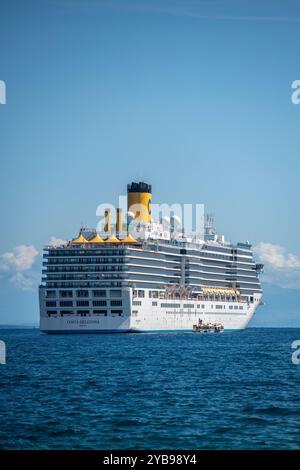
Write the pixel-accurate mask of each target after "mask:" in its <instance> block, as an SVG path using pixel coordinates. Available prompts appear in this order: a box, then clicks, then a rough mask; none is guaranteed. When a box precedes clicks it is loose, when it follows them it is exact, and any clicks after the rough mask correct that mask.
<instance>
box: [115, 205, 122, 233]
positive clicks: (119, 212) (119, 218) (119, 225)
mask: <svg viewBox="0 0 300 470" xmlns="http://www.w3.org/2000/svg"><path fill="white" fill-rule="evenodd" d="M122 230H123V213H122V209H121V208H119V207H118V208H117V225H116V231H117V234H119V233H120V232H122Z"/></svg>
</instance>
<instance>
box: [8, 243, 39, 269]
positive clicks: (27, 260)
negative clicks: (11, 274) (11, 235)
mask: <svg viewBox="0 0 300 470" xmlns="http://www.w3.org/2000/svg"><path fill="white" fill-rule="evenodd" d="M38 254H39V252H38V251H37V250H36V249H35V247H34V246H33V245H19V246H16V247H15V248H14V249H13V250H12V251H7V252H6V253H3V255H1V256H0V269H2V270H3V271H10V270H15V271H27V270H28V269H30V268H31V266H32V265H33V263H34V260H35V257H36V256H37V255H38Z"/></svg>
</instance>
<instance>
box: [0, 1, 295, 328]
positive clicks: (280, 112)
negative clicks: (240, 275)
mask: <svg viewBox="0 0 300 470" xmlns="http://www.w3.org/2000/svg"><path fill="white" fill-rule="evenodd" d="M299 43H300V2H299V1H290V0H286V1H285V2H282V1H277V0H272V1H268V0H260V1H251V2H250V1H248V0H247V1H246V0H227V1H225V0H211V1H206V0H203V1H201V0H199V1H196V0H185V1H183V0H182V1H176V0H158V1H156V0H152V1H150V0H141V1H136V0H131V1H127V0H123V1H119V0H111V1H97V0H91V1H83V0H39V1H37V0H27V1H26V2H20V1H16V0H2V1H1V5H0V44H1V60H0V80H2V81H4V82H5V85H6V104H4V105H2V104H0V162H1V163H0V165H1V171H0V192H1V194H0V196H1V197H0V213H1V231H0V324H1V323H2V324H7V323H19V324H24V323H35V322H37V321H38V315H39V313H38V296H37V287H38V284H39V279H40V274H41V262H42V257H41V253H42V248H43V245H44V244H46V243H47V242H48V241H49V240H50V239H51V238H52V237H54V238H59V239H70V238H73V237H75V236H76V235H77V234H78V231H79V228H80V226H81V225H85V226H91V227H95V226H96V224H97V222H98V218H97V217H96V208H97V206H98V205H99V204H100V203H103V202H110V203H116V202H117V197H118V195H120V194H126V185H127V183H128V182H131V181H136V180H138V181H139V180H144V181H146V182H148V183H150V184H152V188H153V202H159V203H162V202H165V203H176V202H180V203H193V204H196V203H204V204H205V207H206V210H207V212H210V213H213V214H214V216H215V221H216V227H217V229H218V230H219V231H220V232H222V233H224V234H225V236H226V238H227V239H229V240H232V241H233V242H236V241H245V240H250V241H251V242H252V243H253V246H254V247H255V252H256V258H257V260H258V261H260V262H263V263H264V264H265V273H264V275H263V282H264V284H265V285H266V292H268V295H265V303H266V306H265V307H262V308H261V309H260V310H259V311H258V313H257V315H256V317H255V320H254V322H253V323H252V326H259V325H264V326H300V307H298V304H297V302H296V301H295V300H294V299H295V298H296V299H297V298H299V300H300V245H299V228H300V219H299V209H298V204H299V199H300V198H299V195H300V188H299V173H300V158H299V126H300V105H298V106H297V105H295V104H293V103H292V100H291V95H292V92H293V90H292V88H291V85H292V83H293V82H294V81H295V80H297V79H298V80H299V79H300V69H299V59H298V57H299ZM275 294H276V295H275ZM290 299H293V300H290ZM281 304H282V308H281V311H280V312H279V313H278V315H277V316H276V315H275V316H274V314H273V313H274V312H275V310H276V309H278V306H280V305H281ZM299 305H300V302H299Z"/></svg>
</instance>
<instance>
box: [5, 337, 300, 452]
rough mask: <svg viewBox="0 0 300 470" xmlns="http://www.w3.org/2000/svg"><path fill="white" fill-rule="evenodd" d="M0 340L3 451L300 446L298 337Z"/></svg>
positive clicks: (46, 338) (7, 338) (275, 447)
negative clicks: (2, 352)
mask: <svg viewBox="0 0 300 470" xmlns="http://www.w3.org/2000/svg"><path fill="white" fill-rule="evenodd" d="M0 340H2V341H4V342H5V344H6V352H7V356H6V364H5V365H4V364H2V365H1V364H0V448H1V449H104V450H110V449H177V450H178V449H299V448H300V432H299V430H300V365H297V364H294V363H293V362H292V353H293V352H294V350H293V349H292V346H291V345H292V343H293V342H294V341H296V340H300V329H276V328H274V329H273V328H272V329H271V328H270V329H267V328H261V329H260V328H249V329H247V330H245V331H243V332H238V333H223V334H206V335H205V334H197V333H164V334H94V335H89V334H84V335H47V334H44V333H41V332H40V331H39V330H38V329H28V328H27V329H1V330H0ZM294 362H295V361H294Z"/></svg>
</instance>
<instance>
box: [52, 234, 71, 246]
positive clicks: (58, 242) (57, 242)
mask: <svg viewBox="0 0 300 470" xmlns="http://www.w3.org/2000/svg"><path fill="white" fill-rule="evenodd" d="M65 243H67V240H62V239H61V238H56V237H54V236H52V237H51V238H50V241H49V243H48V245H50V246H53V247H58V246H62V245H64V244H65Z"/></svg>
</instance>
